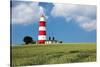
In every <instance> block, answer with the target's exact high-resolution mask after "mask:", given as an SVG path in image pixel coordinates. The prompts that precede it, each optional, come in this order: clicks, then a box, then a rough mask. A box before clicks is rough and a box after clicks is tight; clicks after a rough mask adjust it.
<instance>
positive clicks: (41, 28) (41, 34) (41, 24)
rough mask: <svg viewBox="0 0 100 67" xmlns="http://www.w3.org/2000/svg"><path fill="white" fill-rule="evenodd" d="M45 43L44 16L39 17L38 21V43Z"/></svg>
mask: <svg viewBox="0 0 100 67" xmlns="http://www.w3.org/2000/svg"><path fill="white" fill-rule="evenodd" d="M45 41H46V22H45V17H44V15H41V17H40V21H39V33H38V43H39V44H44V43H45Z"/></svg>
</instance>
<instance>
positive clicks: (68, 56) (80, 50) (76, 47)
mask: <svg viewBox="0 0 100 67" xmlns="http://www.w3.org/2000/svg"><path fill="white" fill-rule="evenodd" d="M94 61H96V44H95V43H76V44H74V43H72V44H58V45H53V44H52V45H21V46H12V66H24V65H42V64H60V63H76V62H94Z"/></svg>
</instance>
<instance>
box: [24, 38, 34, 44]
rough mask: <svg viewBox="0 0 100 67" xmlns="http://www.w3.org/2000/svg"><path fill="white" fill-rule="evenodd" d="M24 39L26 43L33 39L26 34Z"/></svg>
mask: <svg viewBox="0 0 100 67" xmlns="http://www.w3.org/2000/svg"><path fill="white" fill-rule="evenodd" d="M23 41H24V42H25V44H29V43H32V41H33V39H32V37H30V36H25V37H24V39H23Z"/></svg>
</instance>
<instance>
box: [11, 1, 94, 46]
mask: <svg viewBox="0 0 100 67" xmlns="http://www.w3.org/2000/svg"><path fill="white" fill-rule="evenodd" d="M40 8H41V9H42V10H43V12H44V14H45V21H46V37H47V39H48V37H49V36H51V37H55V39H56V40H60V41H63V42H96V6H95V5H77V4H60V3H46V2H33V1H27V2H26V1H12V4H11V10H12V17H11V20H12V21H11V42H12V44H22V43H24V42H23V38H24V37H25V36H31V37H32V38H33V40H37V38H38V23H39V18H40V15H41V10H40Z"/></svg>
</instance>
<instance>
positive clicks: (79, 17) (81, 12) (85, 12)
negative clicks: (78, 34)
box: [51, 4, 96, 31]
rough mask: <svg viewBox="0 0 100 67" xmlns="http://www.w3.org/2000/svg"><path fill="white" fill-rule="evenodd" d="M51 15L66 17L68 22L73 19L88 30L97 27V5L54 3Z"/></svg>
mask: <svg viewBox="0 0 100 67" xmlns="http://www.w3.org/2000/svg"><path fill="white" fill-rule="evenodd" d="M51 15H52V16H53V17H64V18H65V19H66V21H67V22H69V21H70V20H72V19H73V20H74V21H75V22H77V24H78V25H79V26H80V27H81V28H83V29H84V30H86V31H92V30H95V29H96V6H92V5H73V4H54V7H53V9H52V11H51Z"/></svg>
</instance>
